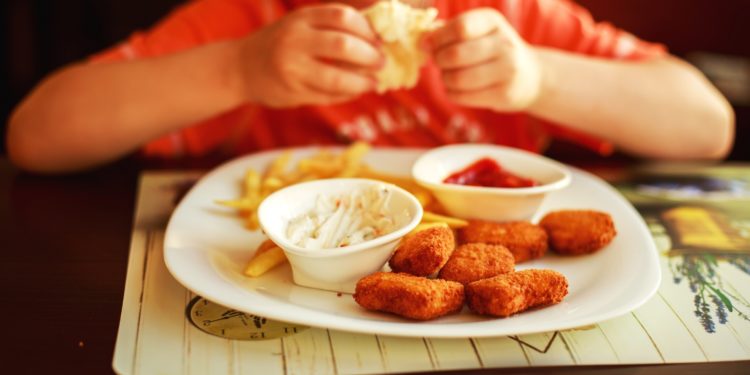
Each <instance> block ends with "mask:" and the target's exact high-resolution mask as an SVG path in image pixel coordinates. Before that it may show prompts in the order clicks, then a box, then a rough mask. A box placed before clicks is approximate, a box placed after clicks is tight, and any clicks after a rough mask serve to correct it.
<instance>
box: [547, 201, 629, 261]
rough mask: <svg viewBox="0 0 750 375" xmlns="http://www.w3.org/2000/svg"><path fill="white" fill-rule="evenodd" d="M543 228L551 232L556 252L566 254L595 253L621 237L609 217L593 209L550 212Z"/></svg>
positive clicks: (551, 239)
mask: <svg viewBox="0 0 750 375" xmlns="http://www.w3.org/2000/svg"><path fill="white" fill-rule="evenodd" d="M539 225H540V226H542V228H544V230H546V231H547V235H548V236H549V244H550V247H551V248H552V250H554V251H555V252H557V253H559V254H563V255H580V254H589V253H593V252H595V251H597V250H600V249H601V248H603V247H604V246H606V245H607V244H609V243H610V242H611V241H612V239H613V238H614V237H615V235H616V234H617V230H615V224H614V223H613V222H612V217H611V216H610V215H609V214H607V213H604V212H599V211H592V210H560V211H554V212H550V213H548V214H547V215H545V216H544V217H543V218H542V220H541V221H540V222H539Z"/></svg>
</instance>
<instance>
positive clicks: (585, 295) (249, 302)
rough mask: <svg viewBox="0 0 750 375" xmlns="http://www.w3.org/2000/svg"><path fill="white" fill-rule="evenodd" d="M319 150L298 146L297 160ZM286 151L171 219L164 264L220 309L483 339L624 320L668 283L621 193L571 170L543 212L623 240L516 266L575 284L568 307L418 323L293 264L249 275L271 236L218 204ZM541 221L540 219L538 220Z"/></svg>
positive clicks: (202, 194) (391, 162)
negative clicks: (604, 217) (306, 275)
mask: <svg viewBox="0 0 750 375" xmlns="http://www.w3.org/2000/svg"><path fill="white" fill-rule="evenodd" d="M315 151H316V149H315V148H303V149H296V150H295V156H296V157H304V156H309V155H310V154H312V153H314V152H315ZM421 152H422V151H420V150H405V149H375V150H373V151H371V152H370V153H369V154H368V155H367V157H366V159H365V161H366V162H367V163H368V164H369V165H371V166H373V167H374V168H375V169H378V170H382V171H385V172H391V173H394V174H400V175H403V176H408V175H409V171H410V168H411V165H412V164H413V162H414V160H416V158H417V157H418V156H419V155H420V153H421ZM279 153H280V151H275V152H267V153H261V154H255V155H250V156H246V157H242V158H239V159H236V160H234V161H231V162H228V163H226V164H224V165H222V166H220V167H219V168H217V169H215V170H214V171H212V172H211V173H209V174H208V175H206V176H205V177H204V178H203V179H201V181H200V182H198V184H197V185H196V186H195V187H194V188H193V189H192V190H191V191H190V192H189V193H188V194H187V196H185V198H184V199H183V200H182V202H181V203H180V204H179V206H178V207H177V209H176V210H175V211H174V213H173V214H172V218H171V219H170V221H169V225H168V227H167V233H166V237H165V240H164V258H165V262H166V264H167V267H168V268H169V271H170V272H171V273H172V275H173V276H174V277H175V278H176V279H177V280H178V281H179V282H180V283H181V284H182V285H184V286H185V287H187V288H188V289H190V290H192V291H193V292H195V293H197V294H199V295H201V296H203V297H205V298H207V299H209V300H212V301H214V302H216V303H219V304H222V305H225V306H228V307H231V308H234V309H237V310H240V311H244V312H248V313H252V314H257V315H261V316H265V317H268V318H272V319H276V320H281V321H287V322H290V323H297V324H303V325H309V326H316V327H325V328H332V329H338V330H344V331H353V332H363V333H373V334H383V335H393V336H415V337H486V336H501V335H515V334H527V333H535V332H547V331H554V330H559V329H567V328H574V327H580V326H584V325H588V324H593V323H596V322H600V321H603V320H607V319H610V318H614V317H616V316H619V315H622V314H625V313H627V312H629V311H631V310H633V309H635V308H637V307H638V306H640V305H641V304H643V303H644V302H646V301H647V300H648V299H649V298H650V297H651V296H652V295H653V294H654V293H655V292H656V289H657V288H658V286H659V281H660V280H661V272H660V269H659V265H658V259H657V250H656V247H655V246H654V243H653V241H652V239H651V236H650V234H649V232H648V230H647V228H646V225H645V223H644V222H643V220H642V219H641V217H640V216H639V215H638V213H637V212H636V210H635V209H634V208H633V206H631V205H630V203H628V202H627V201H626V200H625V199H624V198H623V197H622V196H621V195H620V194H619V193H618V192H617V191H616V190H615V189H614V188H612V187H611V186H609V185H608V184H607V183H605V182H603V181H602V180H600V179H599V178H597V177H595V176H592V175H590V174H588V173H586V172H583V171H579V170H576V169H573V182H572V183H571V185H570V186H569V187H568V188H566V189H563V190H561V191H558V192H554V193H552V194H550V195H549V196H548V197H547V199H546V200H545V202H544V203H543V205H542V208H541V210H540V213H542V214H543V213H545V212H547V211H550V210H554V209H562V208H592V209H597V210H602V211H606V212H608V213H610V214H611V215H612V217H613V219H614V222H615V226H616V227H617V231H618V235H617V236H616V237H615V239H614V240H613V241H612V243H611V244H610V245H609V246H607V247H606V248H605V249H603V250H601V251H599V252H597V253H595V254H593V255H587V256H581V257H572V258H571V257H567V258H565V257H557V256H554V255H552V254H548V255H546V256H544V257H543V258H541V259H538V260H535V261H532V262H527V263H523V264H520V265H519V266H518V267H517V268H518V269H525V268H550V269H554V270H557V271H559V272H561V273H563V274H564V275H565V276H566V277H567V278H568V281H569V284H570V288H569V294H568V296H567V297H566V298H565V299H564V300H563V302H562V303H560V304H557V305H555V306H550V307H546V308H541V309H535V310H531V311H527V312H524V313H521V314H517V315H514V316H512V317H510V318H505V319H494V318H490V317H484V316H479V315H475V314H472V313H471V312H469V311H468V309H466V308H464V310H463V311H462V312H461V313H459V314H454V315H450V316H446V317H443V318H440V319H436V320H433V321H428V322H415V321H411V320H407V319H403V318H399V317H397V316H394V315H390V314H385V313H378V312H370V311H366V310H364V309H362V308H360V307H359V305H357V304H356V303H355V302H354V299H353V298H352V296H351V295H348V294H343V295H338V294H337V293H334V292H327V291H322V290H316V289H309V288H305V287H300V286H297V285H295V284H294V283H293V282H292V275H291V271H290V269H289V266H288V265H284V266H281V267H277V268H276V269H274V270H273V271H271V272H269V273H267V274H265V275H263V276H261V277H259V278H256V279H251V278H247V277H244V276H243V275H242V269H243V268H244V266H245V264H246V262H247V260H248V259H249V258H250V256H251V255H252V253H253V251H254V249H255V248H256V246H257V245H258V244H259V243H260V242H261V241H262V240H263V239H264V238H265V236H264V235H263V234H262V233H260V232H259V231H256V232H251V231H248V230H246V229H244V227H243V223H242V221H241V220H240V219H239V218H238V216H237V215H236V214H235V213H234V212H233V211H232V210H229V209H225V208H223V207H220V206H218V205H217V204H215V203H214V201H215V200H216V199H231V198H235V197H238V196H239V195H240V181H241V178H242V176H243V174H244V172H245V170H246V169H248V168H254V169H257V170H263V169H264V168H265V166H266V165H267V163H269V162H270V161H271V160H273V159H274V158H275V157H276V156H278V155H279ZM536 219H538V218H536Z"/></svg>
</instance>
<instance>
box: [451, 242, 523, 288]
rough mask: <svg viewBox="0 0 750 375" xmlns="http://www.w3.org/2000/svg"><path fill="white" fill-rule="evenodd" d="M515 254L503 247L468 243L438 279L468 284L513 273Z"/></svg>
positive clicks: (459, 250) (457, 251)
mask: <svg viewBox="0 0 750 375" xmlns="http://www.w3.org/2000/svg"><path fill="white" fill-rule="evenodd" d="M514 266H515V262H514V260H513V254H511V252H510V251H509V250H508V249H507V248H506V247H505V246H503V245H491V244H485V243H467V244H464V245H461V246H459V247H458V248H456V250H455V251H454V252H453V255H451V258H450V259H449V260H448V263H446V264H445V266H444V267H443V269H441V270H440V273H439V274H438V277H439V278H441V279H445V280H452V281H457V282H459V283H461V284H464V285H466V284H468V283H470V282H473V281H477V280H481V279H486V278H490V277H493V276H497V275H502V274H506V273H509V272H513V267H514Z"/></svg>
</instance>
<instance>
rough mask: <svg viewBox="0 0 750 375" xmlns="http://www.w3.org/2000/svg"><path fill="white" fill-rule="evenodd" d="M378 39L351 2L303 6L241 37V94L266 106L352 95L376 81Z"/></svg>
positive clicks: (326, 101) (380, 60)
mask: <svg viewBox="0 0 750 375" xmlns="http://www.w3.org/2000/svg"><path fill="white" fill-rule="evenodd" d="M378 43H379V42H378V40H377V37H376V35H375V33H374V32H373V30H372V29H371V27H370V24H369V23H368V22H367V20H366V19H365V18H364V16H362V15H361V14H360V13H359V12H358V11H356V10H355V9H354V8H351V7H348V6H344V5H338V4H329V5H322V6H314V7H307V8H302V9H300V10H298V11H295V12H292V13H290V14H288V15H287V16H285V17H284V18H283V19H281V20H280V21H278V22H276V23H274V24H272V25H270V26H267V27H265V28H263V29H261V30H259V31H257V32H255V33H253V34H252V35H250V36H248V37H247V38H245V39H244V40H242V41H240V46H241V47H240V64H239V66H240V68H239V69H240V76H241V77H242V80H243V81H244V92H245V96H246V97H247V99H248V100H250V101H252V102H255V103H259V104H263V105H266V106H270V107H293V106H299V105H306V104H332V103H337V102H343V101H346V100H349V99H353V98H354V97H356V96H359V95H361V94H363V93H365V92H368V91H371V90H373V89H374V88H375V86H376V82H375V78H374V74H375V72H376V71H377V70H379V69H380V68H381V67H382V65H383V63H384V57H383V55H382V54H381V52H380V50H379V49H378V48H377V47H376V46H377V44H378Z"/></svg>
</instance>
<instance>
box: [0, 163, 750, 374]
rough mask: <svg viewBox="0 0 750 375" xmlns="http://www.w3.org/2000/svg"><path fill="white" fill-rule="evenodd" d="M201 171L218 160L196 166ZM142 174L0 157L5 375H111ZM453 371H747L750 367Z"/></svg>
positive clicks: (119, 167) (124, 167)
mask: <svg viewBox="0 0 750 375" xmlns="http://www.w3.org/2000/svg"><path fill="white" fill-rule="evenodd" d="M196 165H197V166H210V165H211V163H210V162H208V163H204V164H203V165H201V164H193V165H190V166H189V167H191V168H194V167H196ZM148 167H153V166H148ZM160 167H162V168H163V167H164V166H160ZM142 168H144V166H143V165H142V164H141V163H139V162H137V161H134V160H127V161H123V162H120V163H116V164H113V165H110V166H108V167H105V168H102V169H99V170H96V171H92V172H88V173H83V174H77V175H68V176H58V177H49V176H34V175H29V174H25V173H22V172H20V171H18V170H17V169H15V168H13V167H12V166H11V165H10V163H9V162H8V161H7V159H2V158H0V250H2V251H1V255H0V285H1V286H0V288H2V295H1V296H2V303H1V304H0V306H2V311H3V312H4V314H3V318H4V319H3V326H4V327H3V334H2V341H0V346H2V349H1V350H0V353H1V358H2V361H1V362H0V363H2V370H0V372H2V373H5V374H107V373H112V356H113V353H114V348H115V338H116V336H117V328H118V323H119V319H120V309H121V306H122V296H123V289H124V285H125V275H126V267H127V259H128V248H129V241H130V234H131V227H132V220H133V208H134V202H135V197H136V184H137V179H138V175H139V173H140V171H141V169H142ZM446 373H447V374H454V373H455V374H458V373H466V374H480V373H481V374H487V373H518V374H526V373H529V374H531V373H557V374H574V373H575V374H579V373H606V374H636V373H637V374H680V375H687V374H704V373H705V374H708V373H712V374H714V373H715V374H747V373H750V361H745V362H720V363H704V364H684V365H647V366H586V367H581V366H578V367H553V368H532V369H503V370H482V371H463V372H446Z"/></svg>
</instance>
